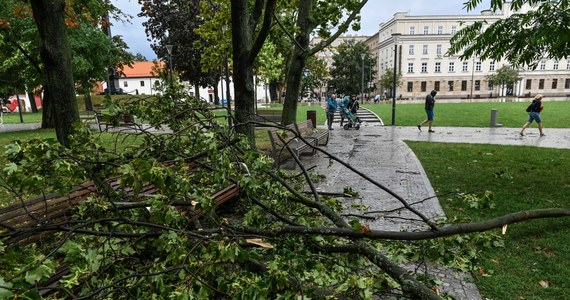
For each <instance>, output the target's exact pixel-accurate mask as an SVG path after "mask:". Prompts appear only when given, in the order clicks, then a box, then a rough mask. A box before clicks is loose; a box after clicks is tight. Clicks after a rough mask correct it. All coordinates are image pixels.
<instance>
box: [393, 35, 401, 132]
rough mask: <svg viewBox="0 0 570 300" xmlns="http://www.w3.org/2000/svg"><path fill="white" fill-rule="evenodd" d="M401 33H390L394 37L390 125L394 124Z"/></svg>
mask: <svg viewBox="0 0 570 300" xmlns="http://www.w3.org/2000/svg"><path fill="white" fill-rule="evenodd" d="M400 35H402V34H401V33H392V37H393V38H394V82H393V84H392V126H394V125H396V80H397V78H398V77H397V74H398V70H397V68H398V38H399V37H400Z"/></svg>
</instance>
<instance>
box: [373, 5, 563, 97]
mask: <svg viewBox="0 0 570 300" xmlns="http://www.w3.org/2000/svg"><path fill="white" fill-rule="evenodd" d="M528 9H529V8H528V7H525V8H523V10H528ZM510 14H512V12H511V10H510V7H509V3H507V4H506V5H505V6H504V7H503V10H502V11H500V12H498V13H493V12H491V11H490V10H484V11H482V12H481V14H480V15H435V16H412V15H409V14H408V13H405V12H397V13H395V14H394V17H393V18H392V19H391V20H389V21H388V22H386V23H381V24H380V30H379V32H378V46H377V47H376V48H372V51H373V53H377V55H378V66H377V67H378V69H377V70H378V74H377V76H376V78H380V76H381V75H382V74H384V73H385V72H386V71H387V70H388V69H393V68H394V66H396V69H397V71H398V73H400V74H402V81H401V85H400V86H398V87H397V88H396V95H397V97H399V98H402V99H422V98H423V97H425V95H426V93H428V92H430V91H431V90H437V91H438V98H440V99H442V98H443V99H445V98H489V97H497V96H505V95H513V96H532V95H535V94H538V93H540V94H543V95H545V96H564V97H566V96H567V95H568V94H569V93H570V60H569V59H564V60H552V59H546V58H545V59H544V60H542V61H540V62H539V64H538V67H537V68H536V69H535V70H530V69H526V68H516V69H517V70H518V72H519V75H520V76H521V77H522V80H520V81H519V82H518V83H516V84H514V85H513V86H507V87H498V86H492V85H490V84H489V82H488V81H487V80H486V79H485V78H486V76H487V75H491V74H493V73H495V72H496V70H498V69H499V68H501V67H502V66H505V65H507V66H508V65H509V63H508V62H507V61H492V60H481V59H479V58H477V57H472V58H470V59H467V60H462V59H460V58H459V56H458V55H452V56H450V55H447V51H448V49H449V47H450V42H449V41H450V39H451V37H452V36H453V35H455V33H456V32H457V31H459V30H460V29H461V28H463V27H465V26H468V25H471V24H473V23H474V22H476V21H483V20H484V21H487V22H488V23H489V24H491V23H494V22H496V21H498V20H501V19H504V18H507V17H508V16H509V15H510ZM396 45H397V46H396ZM395 49H397V53H396V54H395ZM395 58H397V59H396V60H395ZM378 84H379V83H378ZM379 89H380V90H388V91H390V93H389V95H391V94H392V93H391V90H392V87H382V86H379Z"/></svg>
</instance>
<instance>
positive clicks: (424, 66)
mask: <svg viewBox="0 0 570 300" xmlns="http://www.w3.org/2000/svg"><path fill="white" fill-rule="evenodd" d="M482 66H483V65H482V62H481V61H477V62H475V64H474V65H472V68H474V69H472V71H476V72H481V71H482V70H483V67H482ZM441 67H442V63H441V62H435V65H434V70H433V71H434V72H435V73H441ZM538 69H539V70H546V62H544V61H542V62H541V63H540V64H539V68H538ZM558 69H559V62H558V61H554V65H553V70H558ZM566 69H567V70H570V60H568V62H567V63H566ZM447 71H448V72H450V73H453V72H455V62H453V61H450V62H448V63H447ZM461 71H462V72H468V71H469V62H468V61H464V62H461ZM489 71H495V61H490V62H489ZM427 72H428V63H427V62H422V63H421V73H427ZM408 73H414V63H413V62H409V63H408Z"/></svg>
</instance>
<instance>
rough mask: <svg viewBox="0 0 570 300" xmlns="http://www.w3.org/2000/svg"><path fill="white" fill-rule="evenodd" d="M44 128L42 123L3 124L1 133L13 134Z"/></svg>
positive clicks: (0, 127) (0, 126)
mask: <svg viewBox="0 0 570 300" xmlns="http://www.w3.org/2000/svg"><path fill="white" fill-rule="evenodd" d="M41 127H42V124H40V123H21V124H2V125H0V132H11V131H21V130H34V129H39V128H41Z"/></svg>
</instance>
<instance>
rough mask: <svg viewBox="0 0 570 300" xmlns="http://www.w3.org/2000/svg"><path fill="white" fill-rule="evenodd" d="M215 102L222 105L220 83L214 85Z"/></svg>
mask: <svg viewBox="0 0 570 300" xmlns="http://www.w3.org/2000/svg"><path fill="white" fill-rule="evenodd" d="M214 104H215V105H220V96H219V95H218V85H217V84H215V85H214Z"/></svg>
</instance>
